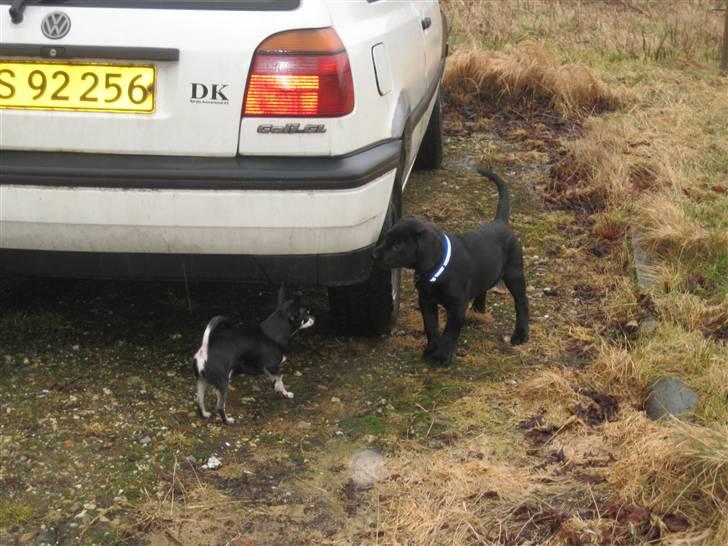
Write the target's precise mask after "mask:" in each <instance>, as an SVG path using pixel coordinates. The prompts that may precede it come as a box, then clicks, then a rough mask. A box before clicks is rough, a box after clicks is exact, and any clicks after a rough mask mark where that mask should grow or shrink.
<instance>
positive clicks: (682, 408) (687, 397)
mask: <svg viewBox="0 0 728 546" xmlns="http://www.w3.org/2000/svg"><path fill="white" fill-rule="evenodd" d="M697 405H698V394H697V393H696V392H695V391H694V390H692V389H691V388H690V387H688V386H687V385H686V384H685V383H683V382H682V381H680V380H679V379H676V378H674V377H664V378H662V379H659V380H657V381H656V382H655V384H654V385H652V387H651V388H650V393H649V394H648V396H647V402H646V403H645V410H646V411H647V415H648V416H649V418H650V419H652V420H653V421H655V420H657V419H660V418H661V417H665V416H666V415H675V416H680V415H685V414H687V413H690V412H692V410H693V409H695V406H697Z"/></svg>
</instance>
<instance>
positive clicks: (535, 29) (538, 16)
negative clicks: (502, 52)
mask: <svg viewBox="0 0 728 546" xmlns="http://www.w3.org/2000/svg"><path fill="white" fill-rule="evenodd" d="M441 3H442V4H443V6H444V7H445V9H446V11H447V14H448V17H449V19H450V25H451V29H452V32H453V34H455V36H456V37H459V38H460V39H461V40H465V41H467V40H477V41H478V44H480V45H483V46H484V47H486V48H488V49H500V48H502V47H504V46H507V45H510V44H517V43H520V42H522V41H523V40H524V39H528V38H529V37H538V39H539V40H540V41H543V42H544V43H546V44H548V45H549V47H551V46H557V47H558V49H559V50H562V51H565V52H566V51H568V52H572V53H574V54H577V55H579V54H582V55H587V56H603V57H607V58H609V59H614V60H619V59H635V60H648V61H655V60H658V61H659V60H666V59H676V58H677V59H691V60H692V59H700V60H704V59H710V60H717V59H718V55H719V46H720V40H721V35H722V18H721V14H720V13H719V12H715V11H714V10H713V8H715V5H716V2H715V1H713V0H703V1H693V2H671V3H670V9H669V10H666V9H665V5H666V4H665V3H664V2H655V1H654V0H582V1H580V2H576V1H572V0H548V1H547V0H510V1H501V0H478V1H473V0H441Z"/></svg>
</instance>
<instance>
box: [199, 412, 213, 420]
mask: <svg viewBox="0 0 728 546" xmlns="http://www.w3.org/2000/svg"><path fill="white" fill-rule="evenodd" d="M200 417H202V418H203V419H209V418H210V417H212V413H210V412H209V411H201V412H200Z"/></svg>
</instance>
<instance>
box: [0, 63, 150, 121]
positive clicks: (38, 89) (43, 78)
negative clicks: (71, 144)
mask: <svg viewBox="0 0 728 546" xmlns="http://www.w3.org/2000/svg"><path fill="white" fill-rule="evenodd" d="M155 89H156V70H155V68H154V66H144V65H135V66H128V65H117V64H113V65H112V64H60V63H42V62H34V61H12V62H11V61H3V60H0V108H20V109H30V110H76V111H78V110H81V111H93V112H128V113H139V114H141V113H143V114H148V113H151V112H154V94H155Z"/></svg>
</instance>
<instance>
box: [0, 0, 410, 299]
mask: <svg viewBox="0 0 728 546" xmlns="http://www.w3.org/2000/svg"><path fill="white" fill-rule="evenodd" d="M8 7H9V5H8V3H7V2H6V3H4V4H0V30H1V32H0V35H1V36H2V43H0V256H2V259H1V260H0V264H1V265H0V269H2V270H3V271H5V272H20V273H39V274H55V275H82V276H102V277H103V276H106V277H109V276H113V277H137V278H140V277H141V278H144V277H155V278H160V277H163V278H182V277H190V278H214V279H222V278H230V279H239V280H251V279H263V280H268V279H270V280H289V281H294V282H299V283H308V284H323V285H329V286H332V285H337V284H350V283H352V282H357V281H361V280H364V279H366V278H367V276H368V275H369V271H370V267H371V264H370V259H369V248H370V247H371V245H372V243H373V242H375V241H376V239H377V237H378V235H379V232H380V230H381V228H382V225H383V223H384V219H385V215H386V212H387V208H388V204H389V201H390V198H391V194H392V189H393V185H394V181H395V177H396V173H397V168H398V167H399V164H400V148H401V146H400V142H399V141H397V140H396V139H393V138H392V127H391V121H390V119H391V114H392V112H391V107H389V106H387V107H385V108H379V109H378V110H377V109H376V108H374V109H372V108H370V107H368V105H371V104H372V103H376V101H377V100H379V99H381V95H380V94H379V93H378V92H377V87H376V85H375V84H374V83H373V82H374V78H373V69H372V60H371V43H370V42H371V38H370V37H362V36H358V35H352V36H349V35H345V34H341V33H337V32H336V31H335V30H333V29H332V28H331V25H332V20H331V14H330V11H329V9H328V7H327V4H326V3H325V2H319V1H314V0H301V1H299V0H228V1H224V2H214V1H213V2H199V1H197V2H194V1H172V0H152V1H147V2H141V1H132V0H127V1H124V0H114V1H113V2H111V1H104V0H96V1H88V2H72V1H71V2H53V1H49V2H43V3H40V4H31V5H29V6H27V7H26V8H25V11H24V14H23V21H22V22H19V23H13V22H12V21H11V19H10V16H9V14H8ZM352 128H355V129H354V130H352Z"/></svg>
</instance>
